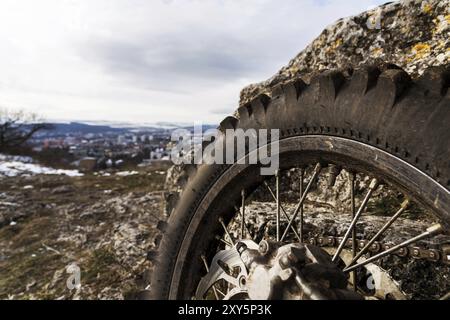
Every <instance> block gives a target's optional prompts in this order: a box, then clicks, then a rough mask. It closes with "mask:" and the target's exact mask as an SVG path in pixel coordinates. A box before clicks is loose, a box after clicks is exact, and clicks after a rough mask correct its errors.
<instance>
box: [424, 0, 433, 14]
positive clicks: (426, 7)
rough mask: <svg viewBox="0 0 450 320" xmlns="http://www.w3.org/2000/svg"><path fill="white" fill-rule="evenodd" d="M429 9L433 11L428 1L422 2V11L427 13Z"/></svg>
mask: <svg viewBox="0 0 450 320" xmlns="http://www.w3.org/2000/svg"><path fill="white" fill-rule="evenodd" d="M431 11H433V6H432V5H431V4H429V3H428V2H422V12H423V13H426V14H428V13H430V12H431Z"/></svg>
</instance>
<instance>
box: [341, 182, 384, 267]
mask: <svg viewBox="0 0 450 320" xmlns="http://www.w3.org/2000/svg"><path fill="white" fill-rule="evenodd" d="M377 187H378V180H377V179H372V181H371V182H370V185H369V191H368V192H367V194H366V196H365V197H364V200H363V202H362V203H361V206H360V207H359V209H358V212H356V214H355V216H354V218H353V219H352V222H351V223H350V226H349V227H348V229H347V231H346V233H345V235H344V238H343V239H342V241H341V243H340V244H339V247H338V249H337V250H336V253H335V254H334V256H333V259H332V261H333V262H334V261H336V260H337V258H338V257H339V255H340V254H341V252H342V249H343V248H344V246H345V243H346V242H347V240H348V238H349V237H350V233H351V232H352V230H353V228H354V227H355V225H356V222H357V221H358V219H359V217H360V216H361V214H362V213H363V211H364V209H365V208H366V206H367V203H368V201H369V199H370V197H371V196H372V193H373V192H374V191H375V189H376V188H377Z"/></svg>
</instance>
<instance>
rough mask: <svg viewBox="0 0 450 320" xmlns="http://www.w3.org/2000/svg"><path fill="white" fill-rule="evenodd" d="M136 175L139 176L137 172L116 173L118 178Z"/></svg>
mask: <svg viewBox="0 0 450 320" xmlns="http://www.w3.org/2000/svg"><path fill="white" fill-rule="evenodd" d="M136 174H139V172H137V171H120V172H117V173H116V176H120V177H126V176H134V175H136Z"/></svg>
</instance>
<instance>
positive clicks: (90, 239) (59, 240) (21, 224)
mask: <svg viewBox="0 0 450 320" xmlns="http://www.w3.org/2000/svg"><path fill="white" fill-rule="evenodd" d="M165 175H166V172H165V169H164V170H162V169H158V170H155V169H151V168H150V169H139V171H136V172H126V173H121V174H114V173H108V174H97V175H92V174H88V175H84V176H79V177H70V176H64V175H42V174H38V175H30V176H16V177H0V299H124V298H125V299H133V298H135V297H136V296H137V294H138V293H139V291H141V290H143V289H144V288H145V287H146V286H147V285H148V283H149V279H148V276H149V271H148V270H150V269H151V267H152V265H151V263H150V262H149V261H147V259H146V255H147V252H148V251H149V250H151V249H152V248H153V247H154V241H155V237H156V235H157V233H158V232H157V230H156V225H157V222H158V221H159V220H161V219H164V214H163V212H164V210H163V209H164V206H163V199H164V197H163V184H164V180H165ZM74 264H76V265H77V266H78V267H79V268H80V271H81V287H80V288H74V289H72V290H70V289H68V287H67V281H68V279H69V277H70V276H71V275H72V274H70V273H67V268H68V267H69V266H71V265H74ZM69 271H70V268H69Z"/></svg>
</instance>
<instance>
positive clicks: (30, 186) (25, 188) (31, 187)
mask: <svg viewBox="0 0 450 320" xmlns="http://www.w3.org/2000/svg"><path fill="white" fill-rule="evenodd" d="M23 189H24V190H29V189H34V187H33V186H32V185H27V186H24V187H23Z"/></svg>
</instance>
